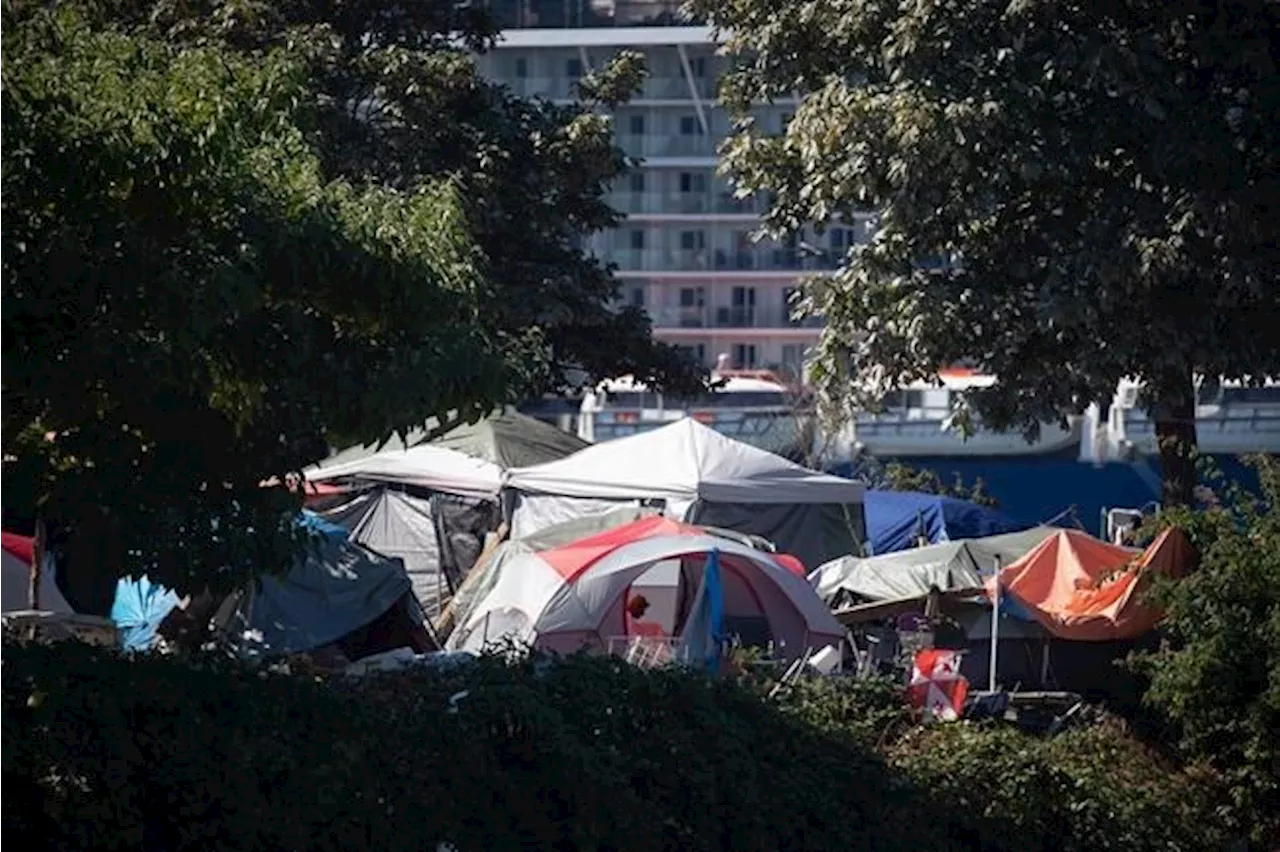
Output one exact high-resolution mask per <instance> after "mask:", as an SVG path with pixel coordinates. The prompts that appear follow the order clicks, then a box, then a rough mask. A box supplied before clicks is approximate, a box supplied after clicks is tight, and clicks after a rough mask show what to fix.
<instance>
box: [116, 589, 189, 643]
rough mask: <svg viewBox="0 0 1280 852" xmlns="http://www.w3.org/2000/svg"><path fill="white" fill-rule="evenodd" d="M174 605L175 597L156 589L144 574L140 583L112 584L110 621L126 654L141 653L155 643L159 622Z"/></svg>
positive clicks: (169, 592) (176, 597)
mask: <svg viewBox="0 0 1280 852" xmlns="http://www.w3.org/2000/svg"><path fill="white" fill-rule="evenodd" d="M177 605H178V595H177V594H176V593H175V592H174V591H173V590H171V589H166V588H164V587H163V586H159V585H156V584H154V583H152V582H151V580H150V579H149V578H148V577H147V576H146V575H145V574H144V575H143V576H142V578H141V579H138V580H135V579H133V577H124V578H122V579H121V580H119V581H118V582H117V583H116V597H115V601H114V602H112V604H111V620H112V621H113V622H115V625H116V627H117V628H118V629H119V630H120V636H121V641H122V644H123V645H124V649H125V650H126V651H145V650H147V649H148V648H150V647H151V646H152V645H154V644H155V642H156V631H157V629H159V627H160V622H162V621H164V619H165V617H166V616H167V615H168V614H169V613H170V612H172V611H173V608H174V607H175V606H177Z"/></svg>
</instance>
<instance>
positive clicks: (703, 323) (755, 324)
mask: <svg viewBox="0 0 1280 852" xmlns="http://www.w3.org/2000/svg"><path fill="white" fill-rule="evenodd" d="M649 317H650V319H651V321H652V323H653V327H654V328H658V329H673V328H682V329H693V328H699V329H708V330H716V329H759V330H767V331H782V330H787V329H820V328H822V326H823V321H822V319H821V318H812V319H805V320H793V319H791V315H790V310H789V309H788V308H786V307H784V306H782V305H779V306H778V307H776V308H767V307H762V306H754V307H752V306H746V305H712V306H704V307H687V308H651V309H649Z"/></svg>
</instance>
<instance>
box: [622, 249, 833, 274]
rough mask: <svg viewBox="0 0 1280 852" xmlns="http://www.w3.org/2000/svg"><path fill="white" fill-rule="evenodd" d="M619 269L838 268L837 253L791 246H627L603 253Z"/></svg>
mask: <svg viewBox="0 0 1280 852" xmlns="http://www.w3.org/2000/svg"><path fill="white" fill-rule="evenodd" d="M602 255H603V259H604V260H606V261H610V262H613V263H616V264H617V265H618V268H619V269H624V270H630V271H640V270H651V271H654V272H823V271H828V270H833V269H836V268H838V267H839V265H840V257H839V255H837V254H833V253H825V254H821V255H811V254H806V253H803V252H800V251H797V250H794V249H771V248H756V249H741V250H737V251H728V250H725V249H662V248H653V249H630V248H613V249H605V250H604V251H603V252H602Z"/></svg>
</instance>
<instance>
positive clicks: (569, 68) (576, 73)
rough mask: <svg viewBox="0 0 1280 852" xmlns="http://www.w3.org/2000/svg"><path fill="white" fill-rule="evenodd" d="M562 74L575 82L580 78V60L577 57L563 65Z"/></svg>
mask: <svg viewBox="0 0 1280 852" xmlns="http://www.w3.org/2000/svg"><path fill="white" fill-rule="evenodd" d="M564 73H565V74H566V75H568V77H569V79H570V80H577V79H579V78H581V77H582V60H581V59H578V58H577V57H575V58H573V59H570V60H568V61H566V62H565V64H564Z"/></svg>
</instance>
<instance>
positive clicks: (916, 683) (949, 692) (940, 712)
mask: <svg viewBox="0 0 1280 852" xmlns="http://www.w3.org/2000/svg"><path fill="white" fill-rule="evenodd" d="M968 694H969V681H967V680H966V679H965V678H964V676H963V675H961V674H960V655H959V654H958V653H957V652H955V651H944V650H940V649H938V648H928V649H926V650H923V651H917V652H916V658H915V664H914V665H913V666H912V667H911V682H910V683H909V684H908V685H907V700H909V701H910V702H911V705H912V706H913V707H919V708H921V709H922V710H924V711H925V712H926V713H927V714H930V715H932V716H933V717H934V718H937V719H941V720H943V721H945V722H951V721H954V720H956V719H959V718H960V714H961V713H962V712H963V711H964V699H965V697H966V696H967V695H968Z"/></svg>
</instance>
